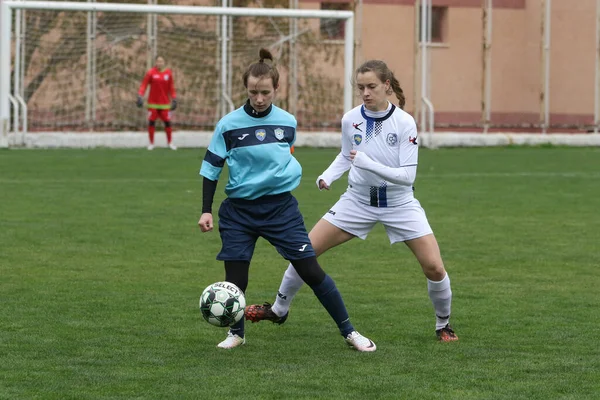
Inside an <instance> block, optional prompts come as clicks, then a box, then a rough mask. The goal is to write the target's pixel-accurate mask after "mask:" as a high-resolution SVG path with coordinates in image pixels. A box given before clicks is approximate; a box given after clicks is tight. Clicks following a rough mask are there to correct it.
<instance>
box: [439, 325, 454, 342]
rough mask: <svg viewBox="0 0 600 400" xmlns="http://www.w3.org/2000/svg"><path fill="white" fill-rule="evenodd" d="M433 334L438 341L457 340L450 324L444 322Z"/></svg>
mask: <svg viewBox="0 0 600 400" xmlns="http://www.w3.org/2000/svg"><path fill="white" fill-rule="evenodd" d="M435 334H436V335H437V338H438V340H439V341H440V342H454V341H455V340H458V336H456V333H454V331H453V330H452V327H451V326H450V324H446V326H445V327H443V328H442V329H438V330H437V331H435Z"/></svg>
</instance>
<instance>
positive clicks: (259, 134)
mask: <svg viewBox="0 0 600 400" xmlns="http://www.w3.org/2000/svg"><path fill="white" fill-rule="evenodd" d="M254 134H255V135H256V138H257V139H258V140H260V141H261V142H262V141H263V140H265V137H267V132H266V131H265V130H264V129H257V130H255V131H254Z"/></svg>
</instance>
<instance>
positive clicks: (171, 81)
mask: <svg viewBox="0 0 600 400" xmlns="http://www.w3.org/2000/svg"><path fill="white" fill-rule="evenodd" d="M169 93H170V94H171V111H172V110H175V109H176V108H177V93H176V92H175V79H174V78H173V72H171V79H169Z"/></svg>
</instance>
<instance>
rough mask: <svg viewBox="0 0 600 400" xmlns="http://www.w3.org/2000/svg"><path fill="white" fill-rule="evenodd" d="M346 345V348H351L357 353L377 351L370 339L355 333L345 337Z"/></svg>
mask: <svg viewBox="0 0 600 400" xmlns="http://www.w3.org/2000/svg"><path fill="white" fill-rule="evenodd" d="M346 343H348V346H352V347H354V348H355V349H356V350H358V351H375V350H377V346H375V343H373V341H372V340H371V339H369V338H367V337H364V336H363V335H361V334H360V333H358V332H356V331H352V332H351V333H350V334H349V335H348V336H346Z"/></svg>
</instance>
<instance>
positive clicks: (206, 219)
mask: <svg viewBox="0 0 600 400" xmlns="http://www.w3.org/2000/svg"><path fill="white" fill-rule="evenodd" d="M198 226H199V227H200V230H201V231H202V232H210V231H212V230H213V216H212V214H211V213H204V214H202V215H201V216H200V220H199V221H198Z"/></svg>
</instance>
